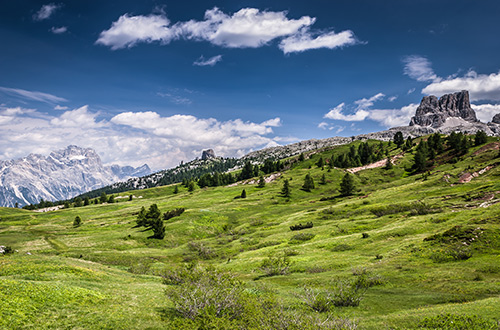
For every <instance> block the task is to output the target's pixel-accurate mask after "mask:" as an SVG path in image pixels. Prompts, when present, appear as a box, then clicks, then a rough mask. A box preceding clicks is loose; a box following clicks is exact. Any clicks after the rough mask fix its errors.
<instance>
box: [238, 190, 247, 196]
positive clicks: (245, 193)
mask: <svg viewBox="0 0 500 330" xmlns="http://www.w3.org/2000/svg"><path fill="white" fill-rule="evenodd" d="M240 198H247V192H246V190H245V189H243V190H242V191H241V195H240Z"/></svg>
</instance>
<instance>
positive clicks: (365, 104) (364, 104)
mask: <svg viewBox="0 0 500 330" xmlns="http://www.w3.org/2000/svg"><path fill="white" fill-rule="evenodd" d="M384 97H385V95H384V94H382V93H377V94H375V95H373V96H372V97H370V98H368V99H367V98H362V99H360V100H357V101H354V104H356V105H357V109H358V110H364V109H368V108H370V107H372V106H373V104H374V103H375V102H376V101H379V100H381V99H383V98H384Z"/></svg>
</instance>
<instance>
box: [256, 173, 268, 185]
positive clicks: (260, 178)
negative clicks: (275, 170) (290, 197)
mask: <svg viewBox="0 0 500 330" xmlns="http://www.w3.org/2000/svg"><path fill="white" fill-rule="evenodd" d="M265 186H266V180H264V177H263V176H262V175H261V176H260V177H259V183H258V184H257V188H264V187H265Z"/></svg>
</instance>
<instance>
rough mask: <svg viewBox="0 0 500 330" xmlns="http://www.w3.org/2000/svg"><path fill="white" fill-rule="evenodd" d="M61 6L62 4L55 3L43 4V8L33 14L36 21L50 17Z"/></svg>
mask: <svg viewBox="0 0 500 330" xmlns="http://www.w3.org/2000/svg"><path fill="white" fill-rule="evenodd" d="M59 8H61V5H56V4H53V3H51V4H48V5H43V6H42V8H40V10H38V11H37V12H36V14H35V15H33V19H34V20H35V21H43V20H46V19H49V18H50V16H52V15H53V14H54V12H55V11H56V10H57V9H59Z"/></svg>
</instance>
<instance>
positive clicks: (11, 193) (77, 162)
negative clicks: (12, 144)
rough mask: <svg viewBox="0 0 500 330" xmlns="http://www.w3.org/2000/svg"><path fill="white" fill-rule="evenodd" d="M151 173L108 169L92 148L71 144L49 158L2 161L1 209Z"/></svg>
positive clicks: (140, 169)
mask: <svg viewBox="0 0 500 330" xmlns="http://www.w3.org/2000/svg"><path fill="white" fill-rule="evenodd" d="M150 173H151V169H150V168H149V166H148V165H146V164H145V165H143V166H141V167H138V168H134V167H131V166H124V167H121V166H118V165H112V166H104V165H103V164H102V161H101V158H100V157H99V155H98V154H97V153H96V152H95V151H94V150H93V149H90V148H80V147H77V146H74V145H70V146H68V147H67V148H65V149H62V150H57V151H53V152H52V153H51V154H50V155H49V156H47V157H45V156H42V155H37V154H30V155H29V156H27V157H23V158H20V159H16V160H7V161H0V206H10V207H12V206H14V205H15V204H16V203H18V204H19V206H23V205H27V204H36V203H38V202H40V199H44V200H49V201H56V200H65V199H69V198H72V197H74V196H76V195H79V194H81V193H83V192H86V191H90V190H94V189H98V188H100V187H103V186H106V185H109V184H111V183H113V182H117V181H123V180H127V179H128V178H130V177H134V176H144V175H148V174H150Z"/></svg>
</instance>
